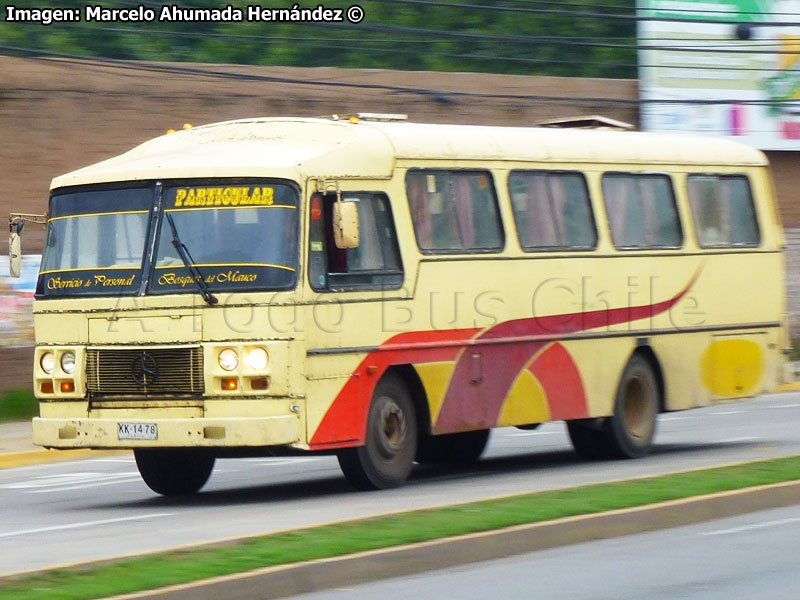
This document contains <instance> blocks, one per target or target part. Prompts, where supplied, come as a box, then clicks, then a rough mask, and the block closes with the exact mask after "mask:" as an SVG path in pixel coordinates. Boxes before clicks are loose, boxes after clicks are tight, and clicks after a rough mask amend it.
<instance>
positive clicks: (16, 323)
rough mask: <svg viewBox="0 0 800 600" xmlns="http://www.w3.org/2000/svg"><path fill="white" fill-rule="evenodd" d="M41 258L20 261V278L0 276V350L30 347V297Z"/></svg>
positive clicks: (31, 332)
mask: <svg viewBox="0 0 800 600" xmlns="http://www.w3.org/2000/svg"><path fill="white" fill-rule="evenodd" d="M41 262H42V257H41V255H29V256H23V257H22V271H21V273H20V277H19V278H18V279H17V278H15V277H10V276H9V275H8V274H7V272H4V273H3V274H2V275H0V347H11V346H33V314H32V313H31V307H32V305H33V293H34V291H35V289H36V277H37V275H38V274H39V265H40V264H41Z"/></svg>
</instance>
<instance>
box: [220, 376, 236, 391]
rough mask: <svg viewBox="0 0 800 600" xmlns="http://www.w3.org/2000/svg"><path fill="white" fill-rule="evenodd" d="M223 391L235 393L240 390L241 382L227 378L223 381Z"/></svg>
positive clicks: (233, 378)
mask: <svg viewBox="0 0 800 600" xmlns="http://www.w3.org/2000/svg"><path fill="white" fill-rule="evenodd" d="M222 389H223V390H225V391H227V392H235V391H236V390H238V389H239V380H238V379H236V377H226V378H225V379H223V380H222Z"/></svg>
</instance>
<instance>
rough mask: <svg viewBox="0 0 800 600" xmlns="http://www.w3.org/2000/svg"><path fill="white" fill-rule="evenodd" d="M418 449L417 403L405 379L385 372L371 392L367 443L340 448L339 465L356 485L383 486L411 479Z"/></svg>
mask: <svg viewBox="0 0 800 600" xmlns="http://www.w3.org/2000/svg"><path fill="white" fill-rule="evenodd" d="M416 452H417V418H416V413H415V410H414V403H413V401H412V400H411V396H410V394H409V392H408V388H407V387H406V385H405V384H404V383H403V381H402V380H401V379H400V378H399V377H397V376H395V375H392V374H389V375H386V376H385V377H384V378H383V379H381V381H380V382H379V383H378V385H377V387H376V388H375V392H374V393H373V395H372V402H371V403H370V407H369V414H368V415H367V431H366V439H365V441H364V445H363V446H358V447H356V448H346V449H344V450H341V451H340V452H339V454H338V458H339V466H340V467H341V469H342V472H343V473H344V476H345V478H346V479H347V480H348V481H349V482H350V483H351V484H352V485H353V486H354V487H356V488H358V489H360V490H382V489H387V488H392V487H397V486H399V485H401V484H402V483H403V482H405V480H406V479H408V475H409V473H410V472H411V464H412V462H413V460H414V455H415V454H416Z"/></svg>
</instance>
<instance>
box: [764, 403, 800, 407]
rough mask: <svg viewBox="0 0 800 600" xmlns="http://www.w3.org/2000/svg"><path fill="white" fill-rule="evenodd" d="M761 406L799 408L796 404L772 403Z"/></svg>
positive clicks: (799, 405) (799, 404)
mask: <svg viewBox="0 0 800 600" xmlns="http://www.w3.org/2000/svg"><path fill="white" fill-rule="evenodd" d="M763 408H800V403H798V404H773V405H772V406H764V407H763Z"/></svg>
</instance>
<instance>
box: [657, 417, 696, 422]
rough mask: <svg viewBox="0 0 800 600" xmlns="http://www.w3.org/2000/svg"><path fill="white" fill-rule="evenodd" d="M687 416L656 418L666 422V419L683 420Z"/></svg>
mask: <svg viewBox="0 0 800 600" xmlns="http://www.w3.org/2000/svg"><path fill="white" fill-rule="evenodd" d="M688 418H689V417H659V418H658V420H659V421H660V422H662V423H666V422H667V421H685V420H686V419H688Z"/></svg>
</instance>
